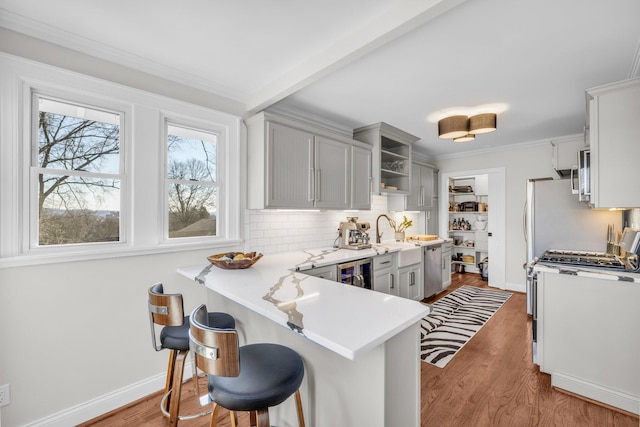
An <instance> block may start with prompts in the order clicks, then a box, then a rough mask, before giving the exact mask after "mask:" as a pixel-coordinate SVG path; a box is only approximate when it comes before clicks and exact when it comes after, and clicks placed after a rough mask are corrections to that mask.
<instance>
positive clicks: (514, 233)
mask: <svg viewBox="0 0 640 427" xmlns="http://www.w3.org/2000/svg"><path fill="white" fill-rule="evenodd" d="M469 148H470V149H473V143H472V142H471V143H469ZM551 148H552V147H551V144H550V143H549V142H548V141H540V142H536V143H531V144H526V145H523V144H520V145H517V146H514V147H513V148H512V149H504V150H495V151H492V152H484V153H470V154H469V155H467V156H461V157H455V158H449V159H440V160H438V161H436V162H435V163H436V165H437V167H438V169H439V170H440V174H441V175H444V174H446V173H454V174H455V173H456V172H464V171H472V170H478V169H491V168H495V167H505V192H506V194H505V205H506V206H505V207H506V209H505V210H506V232H505V234H506V236H505V250H504V252H505V254H506V260H505V264H506V268H505V270H506V274H505V278H506V284H507V287H508V288H512V289H513V288H516V289H517V288H524V286H525V271H524V270H523V268H522V265H523V264H524V263H525V262H526V259H527V255H526V245H525V240H524V231H523V214H524V203H525V198H526V192H527V179H530V178H541V177H546V176H550V177H557V174H556V172H555V171H554V170H553V166H552V164H551V160H552V154H553V152H552V149H551ZM445 202H446V200H445Z"/></svg>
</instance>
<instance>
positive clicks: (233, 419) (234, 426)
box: [229, 411, 238, 427]
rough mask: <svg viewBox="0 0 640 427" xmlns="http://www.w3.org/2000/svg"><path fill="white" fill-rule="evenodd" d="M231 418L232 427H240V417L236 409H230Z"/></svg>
mask: <svg viewBox="0 0 640 427" xmlns="http://www.w3.org/2000/svg"><path fill="white" fill-rule="evenodd" d="M229 418H230V419H231V427H238V417H237V416H236V413H235V411H229Z"/></svg>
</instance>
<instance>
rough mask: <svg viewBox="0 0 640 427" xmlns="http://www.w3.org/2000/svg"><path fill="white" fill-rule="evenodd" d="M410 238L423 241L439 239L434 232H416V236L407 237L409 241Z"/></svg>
mask: <svg viewBox="0 0 640 427" xmlns="http://www.w3.org/2000/svg"><path fill="white" fill-rule="evenodd" d="M410 240H421V241H427V240H438V236H434V235H433V234H416V235H415V236H409V237H407V241H410Z"/></svg>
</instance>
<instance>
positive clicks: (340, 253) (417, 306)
mask: <svg viewBox="0 0 640 427" xmlns="http://www.w3.org/2000/svg"><path fill="white" fill-rule="evenodd" d="M433 242H435V241H433ZM404 245H408V246H406V247H407V248H409V247H411V248H415V245H413V244H396V243H395V242H394V243H393V244H392V243H389V244H388V245H387V246H384V245H380V246H376V247H375V248H372V249H362V250H357V251H356V250H349V249H335V248H320V249H314V250H307V251H300V252H291V253H285V254H275V255H265V256H263V257H262V259H261V260H259V261H258V262H257V263H256V264H254V265H253V266H252V267H251V268H248V269H245V270H223V269H220V268H218V267H215V266H213V265H212V264H209V263H202V264H198V265H193V266H188V267H181V268H179V269H178V273H180V274H181V275H183V276H185V277H187V278H189V279H192V280H195V281H196V282H198V283H200V284H203V285H204V286H206V287H207V288H208V289H210V290H212V291H214V292H217V293H218V294H220V295H222V296H224V297H226V298H229V299H230V300H232V301H234V302H236V303H238V304H240V305H242V306H244V307H246V308H247V309H249V310H252V311H254V312H256V313H258V314H260V315H262V316H264V317H266V318H267V319H270V320H272V321H274V322H276V323H278V324H280V325H282V326H283V327H286V328H289V329H291V330H292V331H294V332H296V333H298V334H301V335H303V336H305V337H306V338H308V339H309V340H311V341H313V342H315V343H317V344H319V345H321V346H323V347H325V348H327V349H330V350H332V351H334V352H336V353H338V354H340V355H342V356H344V357H346V358H348V359H352V360H353V359H355V358H356V357H357V356H358V355H359V354H362V353H364V352H367V351H369V350H371V349H373V348H375V347H377V346H378V345H380V344H382V343H384V342H385V341H387V340H388V339H389V338H391V337H393V336H394V335H396V334H398V333H399V332H401V331H403V330H404V329H406V328H407V327H409V326H410V325H412V324H415V323H416V322H418V321H419V320H420V319H422V318H423V317H424V316H426V315H427V314H429V312H430V308H429V306H427V305H425V304H421V303H419V302H417V301H413V300H410V299H406V298H400V297H396V296H393V295H387V294H384V293H380V292H375V291H372V290H368V289H363V288H359V287H356V286H350V285H344V284H342V283H339V282H332V281H329V280H325V279H321V278H317V277H314V276H309V275H306V274H304V271H297V270H305V269H309V268H312V267H314V266H315V267H321V266H323V265H330V264H336V263H340V262H344V261H349V260H355V259H360V258H368V257H372V256H376V255H378V254H383V253H385V252H396V251H400V250H402V249H403V247H405V246H404ZM416 338H417V337H416Z"/></svg>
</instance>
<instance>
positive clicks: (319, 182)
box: [285, 136, 351, 209]
mask: <svg viewBox="0 0 640 427" xmlns="http://www.w3.org/2000/svg"><path fill="white" fill-rule="evenodd" d="M314 160H315V164H314V165H313V168H312V169H313V172H312V174H315V178H314V179H312V181H313V183H314V188H313V189H312V190H313V191H312V198H313V201H314V205H315V207H316V208H321V209H348V208H349V197H350V194H349V193H350V191H349V190H350V187H351V147H350V146H349V145H348V144H345V143H344V142H340V141H336V140H333V139H330V138H326V137H323V136H315V139H314ZM285 175H286V173H285Z"/></svg>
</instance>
